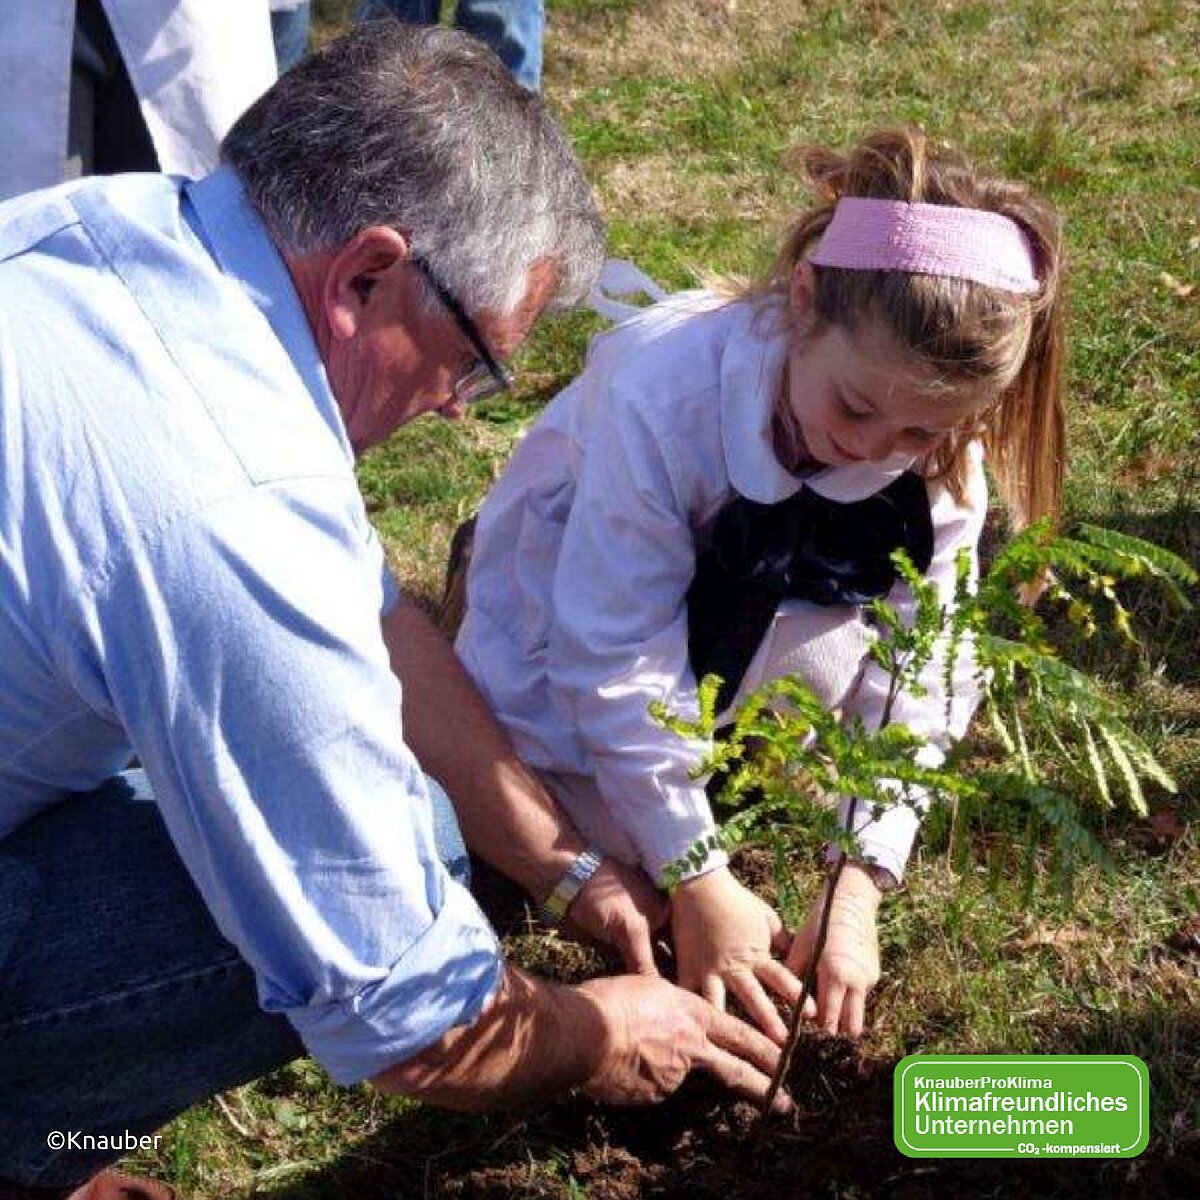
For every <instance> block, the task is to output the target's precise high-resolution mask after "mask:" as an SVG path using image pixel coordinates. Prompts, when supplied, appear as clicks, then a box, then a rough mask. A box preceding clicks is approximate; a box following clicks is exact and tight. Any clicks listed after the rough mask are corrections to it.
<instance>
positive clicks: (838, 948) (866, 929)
mask: <svg viewBox="0 0 1200 1200" xmlns="http://www.w3.org/2000/svg"><path fill="white" fill-rule="evenodd" d="M826 886H828V885H826ZM880 899H881V896H880V892H879V889H878V888H877V887H876V886H875V884H874V882H873V881H872V879H871V876H870V875H869V874H868V873H867V872H866V871H864V870H862V868H860V867H857V866H855V865H854V864H853V863H848V864H847V865H846V866H845V868H844V869H843V870H842V876H841V879H840V880H839V881H838V888H837V892H836V893H835V895H834V898H833V907H832V909H831V910H830V913H829V934H828V937H827V938H826V940H825V951H824V953H823V954H822V955H821V961H820V962H819V963H818V964H817V1010H816V1018H817V1024H818V1025H820V1027H821V1028H822V1029H824V1030H825V1032H826V1033H846V1034H849V1035H850V1036H851V1037H858V1036H859V1035H860V1034H861V1033H862V1031H863V1015H864V1013H865V1011H866V1003H867V995H868V993H869V992H870V991H871V989H872V988H873V987H874V986H875V985H876V984H877V983H878V982H879V939H878V936H877V935H876V932H875V915H876V913H877V912H878V910H879V901H880ZM824 905H825V892H824V891H822V893H821V895H820V896H818V897H817V899H816V900H815V901H814V902H813V905H812V907H811V908H810V909H809V913H808V919H807V920H806V921H805V923H804V928H803V929H801V930H800V932H799V933H798V934H797V935H796V940H795V941H794V942H793V943H792V949H791V952H790V953H789V954H788V965H789V966H790V967H791V968H792V970H794V971H795V972H796V974H797V975H799V976H800V977H801V978H803V977H804V973H805V971H807V970H808V966H809V963H810V962H811V961H812V953H813V948H814V946H815V944H816V940H817V932H818V930H819V929H820V926H821V910H822V909H823V907H824Z"/></svg>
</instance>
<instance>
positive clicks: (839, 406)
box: [777, 264, 990, 467]
mask: <svg viewBox="0 0 1200 1200" xmlns="http://www.w3.org/2000/svg"><path fill="white" fill-rule="evenodd" d="M801 272H807V274H808V277H809V282H810V283H811V274H812V269H811V267H808V266H807V264H804V265H802V267H800V268H798V270H797V276H799V275H800V274H801ZM798 291H799V296H798V295H797V292H798ZM810 298H811V290H810V289H809V290H806V289H805V288H804V287H803V281H801V285H800V287H799V288H798V287H797V286H796V285H795V284H794V285H793V289H792V301H793V305H794V307H796V309H797V314H796V315H797V317H799V318H800V319H801V320H804V319H805V318H806V317H807V316H808V312H809V311H811V309H810V308H808V306H807V303H806V302H807V300H808V299H810ZM806 308H808V311H805V309H806ZM939 383H940V384H941V386H939ZM989 398H990V397H988V396H987V395H985V394H983V393H982V392H981V391H980V389H978V388H968V387H962V386H960V387H957V388H952V387H948V386H947V385H946V384H945V383H944V381H940V380H939V377H938V376H937V374H936V373H935V372H934V371H933V370H932V369H931V368H930V367H928V366H926V365H925V364H923V363H921V362H920V361H919V360H915V359H914V357H913V355H912V354H911V353H909V352H908V351H906V350H904V349H902V348H901V347H900V346H899V345H897V344H896V342H895V340H894V339H893V338H892V336H891V334H890V333H888V332H887V331H886V330H885V329H883V328H881V327H880V326H879V325H877V324H872V325H864V326H862V327H861V328H858V329H855V330H853V331H850V330H847V329H845V328H843V327H840V326H830V327H827V328H825V329H823V330H821V332H819V333H817V334H814V335H811V336H808V337H805V338H803V339H801V340H800V341H799V342H798V343H797V345H796V346H794V347H793V349H792V351H791V353H790V354H789V355H788V362H787V370H786V371H785V373H784V385H783V388H782V389H781V395H780V398H779V404H780V411H779V413H778V416H779V421H778V422H777V425H778V426H779V427H781V428H782V429H783V430H784V431H786V432H788V433H790V435H791V437H790V441H791V442H792V443H794V445H793V447H792V450H793V452H794V457H795V458H796V459H797V460H798V461H794V462H790V463H786V464H785V465H787V466H789V467H794V466H796V465H799V463H802V462H803V461H804V460H805V458H806V457H807V458H808V459H809V460H810V461H811V460H815V461H816V462H817V463H821V464H824V465H826V466H833V467H843V466H849V465H851V464H853V463H860V462H871V463H879V462H883V461H884V460H886V459H889V458H892V457H893V456H903V457H905V458H910V459H911V458H924V457H925V456H926V455H929V454H931V453H932V452H933V451H934V450H936V449H937V448H938V446H939V444H940V443H941V442H942V441H943V440H944V439H945V438H946V437H947V436H948V435H949V434H950V433H951V432H953V431H954V430H956V429H958V428H960V427H961V426H962V425H964V424H966V423H969V422H971V421H972V420H973V419H975V418H977V417H978V416H979V414H980V412H981V410H982V409H983V407H984V406H985V405H986V404H987V402H988V400H989ZM785 440H787V439H785ZM805 452H807V454H805Z"/></svg>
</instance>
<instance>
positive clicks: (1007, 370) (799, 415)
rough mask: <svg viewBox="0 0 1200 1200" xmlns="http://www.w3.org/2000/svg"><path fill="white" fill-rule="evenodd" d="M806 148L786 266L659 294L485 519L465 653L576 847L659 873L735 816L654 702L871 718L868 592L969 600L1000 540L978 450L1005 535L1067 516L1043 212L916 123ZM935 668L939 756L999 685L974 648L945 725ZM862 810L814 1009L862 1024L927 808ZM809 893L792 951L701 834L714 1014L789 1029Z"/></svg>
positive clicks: (621, 332) (680, 906)
mask: <svg viewBox="0 0 1200 1200" xmlns="http://www.w3.org/2000/svg"><path fill="white" fill-rule="evenodd" d="M807 165H808V169H809V174H810V175H811V177H812V179H813V181H814V183H815V187H816V190H817V193H818V203H817V204H816V206H815V207H813V208H812V209H811V210H810V211H808V212H806V213H805V214H804V215H803V216H802V217H800V219H799V220H798V221H797V222H796V223H795V225H794V227H793V228H792V230H791V232H790V234H789V236H788V237H787V240H786V242H785V244H784V246H783V249H782V251H781V252H780V254H779V257H778V259H777V260H776V262H775V264H774V266H773V267H772V269H771V270H770V272H769V273H768V275H767V276H766V277H765V279H763V280H762V281H760V282H758V283H757V284H755V285H753V286H750V287H746V288H743V289H741V290H740V292H738V293H737V294H734V295H721V294H714V293H685V294H683V295H680V296H676V297H673V298H669V299H667V300H666V301H665V302H663V303H660V304H658V305H655V306H654V307H652V308H649V309H646V310H645V311H644V312H642V313H640V314H639V315H637V316H635V317H634V318H632V319H631V320H628V321H626V322H625V323H623V324H621V325H619V326H618V327H617V328H615V329H613V330H611V331H609V332H608V333H606V334H604V335H602V336H600V337H598V338H597V339H596V340H595V342H594V343H593V345H592V347H591V350H590V353H589V356H588V361H587V365H586V367H585V369H584V371H583V373H582V375H581V376H580V377H579V378H578V379H576V380H575V382H574V383H572V384H571V385H570V386H569V387H568V388H567V389H566V390H565V391H563V392H562V393H561V394H560V395H559V396H558V397H557V399H556V400H555V401H554V402H553V403H552V404H551V405H550V406H549V408H548V409H547V410H546V412H545V413H544V414H543V416H542V417H541V419H540V420H539V421H538V422H537V424H536V425H535V426H534V427H533V429H532V430H531V432H530V433H529V434H528V436H527V437H526V438H525V439H524V441H523V442H522V444H521V445H520V447H519V448H518V450H517V451H516V453H515V455H514V457H513V459H512V462H511V463H510V465H509V467H508V469H507V470H506V472H505V473H504V475H503V476H502V477H501V478H500V480H499V481H498V483H497V484H496V486H495V488H494V489H493V491H492V492H491V494H490V495H489V497H488V498H487V501H486V503H485V504H484V506H483V508H482V510H481V512H480V515H479V520H478V525H477V528H476V532H475V541H474V547H473V553H472V560H471V566H470V573H469V577H468V601H467V613H466V618H465V623H464V625H463V627H462V629H461V632H460V635H459V638H458V643H457V644H458V649H459V652H460V654H461V656H462V658H463V661H464V662H465V664H466V666H467V669H468V670H469V671H470V672H471V674H472V675H473V676H474V678H475V679H476V681H477V682H478V683H479V685H480V686H481V688H482V689H483V691H484V693H485V694H486V696H487V697H488V698H489V700H490V701H491V703H492V705H493V707H494V709H495V711H496V713H497V714H498V716H499V717H500V718H501V719H502V720H503V722H504V723H505V725H506V726H507V728H508V729H509V731H510V732H511V734H512V736H513V738H514V739H515V741H516V745H517V748H518V750H519V751H520V752H521V754H522V755H523V757H524V758H525V759H526V760H527V761H528V762H529V763H530V764H532V765H533V766H534V767H535V768H537V769H538V770H539V772H540V773H541V775H542V777H543V779H544V780H545V782H546V783H547V785H548V786H549V788H550V790H551V791H552V792H553V793H554V794H555V795H556V796H557V797H558V799H559V800H560V801H561V802H562V804H563V805H564V806H565V808H566V809H567V810H568V811H569V812H570V813H571V815H572V816H573V818H574V819H575V821H576V822H577V824H578V825H579V826H580V828H581V830H582V831H583V832H584V833H585V835H586V836H588V837H589V838H590V839H591V840H592V841H593V842H594V843H595V845H596V846H597V847H599V849H600V850H601V851H603V852H604V853H608V854H613V855H616V856H618V857H620V858H622V859H625V860H626V861H629V862H635V863H640V864H641V865H642V867H643V868H644V869H645V870H646V872H647V873H648V874H649V875H650V877H651V878H652V879H654V880H655V881H656V882H661V881H662V878H663V872H664V868H665V867H666V865H667V864H668V863H670V862H672V860H675V859H678V858H680V857H682V856H683V855H684V853H685V852H686V851H687V850H688V849H689V848H690V847H692V846H693V845H694V844H695V843H696V842H697V841H698V840H699V839H700V838H702V837H704V836H705V835H707V834H709V833H711V832H712V831H713V829H714V823H713V816H712V812H711V811H710V807H709V803H708V800H707V798H706V795H705V791H704V787H703V784H702V783H701V782H697V781H695V780H693V779H692V778H690V776H689V770H690V769H691V768H692V767H693V766H694V765H695V764H696V763H697V762H698V761H699V759H700V757H701V756H702V754H703V751H704V747H703V746H700V745H695V744H689V743H687V742H685V741H683V740H681V739H679V738H678V737H676V735H674V734H672V733H670V732H668V731H666V730H664V729H662V728H660V727H659V726H658V725H656V724H655V722H654V721H652V720H651V719H650V717H649V716H648V713H647V709H648V707H649V705H650V702H651V701H653V700H665V701H667V702H668V704H669V705H670V706H671V707H672V708H673V709H675V710H676V711H684V712H686V711H689V709H692V710H694V702H695V689H696V680H697V678H698V677H699V676H700V675H702V674H704V673H706V672H707V671H709V670H716V671H718V673H720V674H721V675H722V676H724V677H725V679H726V691H725V693H723V699H730V698H731V697H732V700H733V702H734V703H736V699H737V697H738V696H740V695H742V694H744V693H745V692H746V691H747V690H749V689H751V688H753V687H755V686H757V685H758V684H760V683H761V682H763V681H764V680H766V679H768V678H772V677H776V676H779V675H783V674H791V673H794V674H798V675H800V676H801V677H803V678H804V679H805V680H806V681H807V682H808V683H809V684H810V685H811V686H812V687H814V688H815V689H816V690H817V691H818V692H819V694H820V695H821V696H822V697H823V698H824V699H825V700H826V701H827V702H828V703H829V705H830V706H831V707H833V708H835V709H836V710H837V711H839V712H840V713H842V714H844V715H850V714H858V715H859V716H861V717H862V718H863V720H864V721H865V723H866V724H867V725H868V726H869V727H870V726H874V725H877V724H878V721H879V718H880V715H881V713H882V710H883V704H884V696H885V691H886V680H885V677H884V675H883V673H882V672H881V671H880V669H879V668H878V667H877V666H876V665H875V664H874V663H873V662H872V660H871V659H870V656H869V654H868V648H869V646H870V642H871V638H872V631H871V629H870V627H869V626H868V624H867V623H866V622H865V621H864V619H863V614H862V609H861V604H862V603H863V602H864V601H865V600H866V599H869V598H870V597H871V596H873V595H884V594H887V595H888V598H889V600H890V601H891V602H892V603H893V604H895V605H897V606H898V607H899V608H900V609H901V610H902V611H903V610H904V609H905V608H906V606H907V607H909V608H911V603H912V600H911V596H910V595H909V593H908V590H907V589H906V588H905V587H904V586H903V585H900V584H897V583H896V580H895V575H894V572H893V570H892V567H891V565H890V558H889V556H890V553H891V551H892V550H893V549H895V548H896V547H897V546H904V547H906V548H907V549H908V550H909V552H910V554H911V555H912V557H913V558H914V560H915V561H916V562H917V564H918V566H919V567H920V568H921V569H923V570H924V571H925V573H926V575H927V577H928V578H930V579H932V580H933V581H934V582H936V584H937V586H938V588H939V591H940V592H941V594H942V596H943V598H944V599H946V600H948V599H949V598H950V597H951V596H952V593H953V584H954V561H955V556H956V553H957V551H958V550H959V549H960V548H961V547H968V548H969V549H970V550H971V552H972V555H974V551H975V547H976V544H977V542H978V540H979V535H980V529H981V527H982V524H983V520H984V516H985V512H986V508H987V492H986V484H985V480H984V474H983V462H984V461H985V460H986V462H987V465H988V467H989V469H990V472H991V475H992V478H993V480H994V481H995V484H996V487H997V489H998V491H999V493H1000V496H1001V498H1002V499H1003V501H1004V502H1005V504H1006V505H1007V507H1008V510H1009V513H1010V515H1011V518H1012V521H1013V523H1014V525H1015V526H1017V527H1021V526H1024V525H1026V524H1027V523H1029V522H1030V521H1032V520H1035V519H1037V518H1039V517H1042V516H1046V515H1049V516H1052V517H1053V516H1054V515H1056V514H1057V511H1058V506H1059V498H1060V490H1061V476H1062V465H1063V423H1062V412H1061V407H1060V396H1059V375H1060V357H1061V353H1060V324H1061V322H1060V313H1061V306H1060V302H1059V265H1060V241H1059V226H1058V221H1057V218H1056V217H1055V215H1054V213H1053V212H1052V210H1051V209H1050V208H1049V207H1048V206H1047V205H1045V204H1044V203H1042V202H1040V201H1038V200H1036V199H1035V198H1033V197H1032V196H1031V195H1030V194H1029V192H1028V191H1027V190H1026V189H1025V188H1024V187H1022V186H1020V185H1018V184H1014V183H1010V182H1005V181H1000V180H995V179H989V178H985V177H983V176H981V175H979V174H977V173H976V172H975V171H974V170H973V169H972V168H971V167H970V166H969V165H968V164H967V163H965V162H964V161H963V160H962V159H961V158H960V157H958V156H957V155H955V154H953V153H952V152H950V151H948V150H946V149H944V148H943V147H942V146H940V145H937V144H935V143H932V142H930V141H927V140H926V139H925V138H924V137H923V136H922V135H921V134H920V133H918V132H915V131H900V132H883V133H879V134H876V135H874V136H872V137H869V138H867V139H866V140H865V141H863V142H862V144H860V145H859V146H857V147H855V148H854V149H853V150H851V151H850V152H849V153H848V154H846V155H837V154H834V153H832V152H828V151H812V152H810V153H809V155H808V163H807ZM942 674H943V672H942V666H941V664H940V663H939V662H938V661H936V659H935V661H934V662H933V663H932V664H931V665H930V667H929V669H928V671H927V672H926V679H925V683H926V685H927V691H926V694H925V695H923V696H921V697H920V698H916V697H913V696H906V697H905V698H904V699H903V700H902V702H901V704H900V705H899V706H898V708H897V709H896V711H895V712H894V715H893V719H894V720H895V721H898V722H904V723H906V724H908V725H909V726H910V727H911V728H913V729H914V730H915V731H917V732H919V733H920V734H922V735H923V736H924V737H926V738H927V739H928V746H927V747H926V749H925V750H924V751H923V754H924V755H925V757H926V759H927V760H928V761H930V762H936V761H938V760H939V758H940V756H941V753H942V749H943V748H944V747H945V746H946V745H947V743H948V742H949V740H950V739H952V738H954V737H957V736H961V734H962V733H963V731H964V729H965V727H966V725H967V723H968V721H969V720H970V717H971V714H972V712H973V710H974V707H975V704H976V699H977V697H976V691H977V689H976V686H975V684H974V683H973V681H972V678H971V676H972V671H971V669H970V664H964V666H963V668H962V669H961V670H960V671H959V678H958V679H957V680H956V683H955V686H954V689H953V697H954V699H953V703H952V705H951V711H950V717H949V720H948V721H947V719H946V696H945V691H944V685H943V679H942ZM735 689H736V691H737V696H733V693H734V690H735ZM850 802H851V801H848V800H847V801H846V803H850ZM857 807H858V811H856V812H855V814H854V828H855V829H856V831H857V834H858V844H859V846H860V848H861V850H860V855H861V856H860V857H859V858H858V859H856V860H854V862H853V864H852V865H848V867H847V869H846V870H845V871H844V872H843V874H842V877H841V883H840V884H839V887H838V893H837V895H836V897H835V900H834V910H833V916H832V920H831V926H830V934H829V938H828V942H827V945H826V947H825V951H824V954H823V956H822V961H821V963H820V964H819V965H818V991H817V1000H818V1012H817V1018H818V1020H819V1022H820V1024H821V1025H822V1026H823V1027H824V1028H826V1029H828V1030H829V1031H831V1032H835V1031H841V1032H844V1033H850V1034H858V1033H860V1032H861V1030H862V1024H863V1007H864V1002H865V999H866V995H867V993H868V992H869V990H870V988H871V987H872V986H873V985H874V984H875V982H876V981H877V979H878V975H879V960H878V950H877V945H876V937H875V911H876V907H877V904H878V901H879V895H880V892H881V891H882V890H887V889H888V888H890V887H894V886H895V884H896V883H897V882H898V881H899V879H900V878H901V876H902V874H903V870H904V864H905V861H906V859H907V857H908V854H909V851H910V848H911V846H912V842H913V839H914V837H915V833H916V826H917V817H916V816H915V815H914V814H913V812H912V810H911V809H909V808H904V807H897V808H894V809H891V810H889V811H887V812H885V813H884V814H883V815H882V816H881V818H880V819H879V820H872V819H871V816H870V812H869V810H867V809H866V807H865V806H864V805H862V804H859V805H858V806H857ZM819 907H820V902H819V901H818V903H817V905H815V906H814V909H813V911H812V912H811V913H810V915H809V919H808V921H807V923H806V926H805V928H804V929H802V930H801V931H800V933H799V934H798V935H797V936H796V938H795V940H794V942H793V943H792V944H791V946H790V951H789V948H788V939H787V937H786V936H785V935H784V931H783V929H782V927H781V923H780V921H779V918H778V917H777V916H776V914H775V913H773V912H772V911H771V910H770V908H769V907H768V906H767V905H765V904H764V903H763V902H762V901H760V900H758V899H757V898H756V897H755V896H754V895H753V894H752V893H751V892H749V891H748V890H746V889H745V888H743V887H742V886H741V885H740V884H739V883H738V882H737V881H736V879H735V878H734V877H733V876H732V875H731V873H730V870H729V867H728V863H727V860H726V857H725V856H724V855H723V854H720V853H713V854H710V855H709V857H708V859H707V861H706V862H705V863H704V864H703V865H702V866H701V867H699V868H695V869H692V870H691V871H690V872H689V873H688V876H687V877H686V878H685V879H684V881H683V882H682V883H681V884H680V886H679V887H678V888H677V890H676V891H675V893H674V895H673V896H672V900H671V926H672V935H673V939H674V946H675V954H676V961H677V965H678V974H679V980H680V982H681V983H682V984H683V985H684V986H688V987H691V988H693V989H694V990H697V991H699V992H700V993H701V994H703V995H705V996H707V997H708V998H710V999H711V1000H712V1001H713V1002H714V1003H716V1004H719V1005H721V1004H723V1003H724V1000H725V996H726V993H727V991H728V992H731V993H732V994H734V995H736V997H737V998H738V1000H739V1001H740V1003H741V1004H742V1005H743V1007H744V1008H745V1010H746V1011H747V1012H748V1014H749V1015H750V1016H752V1017H753V1018H754V1019H755V1020H757V1021H758V1023H759V1024H760V1025H761V1027H762V1028H763V1029H764V1030H765V1031H766V1032H768V1033H769V1034H772V1035H773V1036H775V1037H778V1038H781V1037H782V1035H783V1025H782V1022H781V1020H780V1018H779V1016H778V1014H777V1012H776V1010H775V1007H774V1005H773V1004H772V1003H771V1002H770V999H769V997H768V995H767V992H768V990H769V991H773V992H775V993H776V994H777V995H778V996H780V997H782V998H783V999H786V1000H791V999H793V998H794V997H795V995H796V994H797V992H798V988H799V984H798V980H797V978H796V976H797V975H802V974H803V971H804V969H805V968H806V966H807V960H808V956H809V954H810V953H811V948H812V943H813V939H814V935H815V928H816V918H817V915H818V913H819ZM773 950H774V951H777V952H779V953H785V952H787V966H786V967H785V965H784V964H783V962H781V961H779V960H778V959H776V958H775V957H774V956H773V954H772V951H773ZM789 968H790V969H789Z"/></svg>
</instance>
